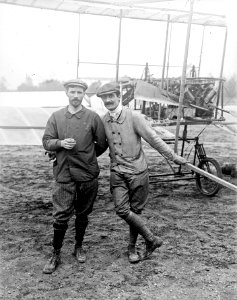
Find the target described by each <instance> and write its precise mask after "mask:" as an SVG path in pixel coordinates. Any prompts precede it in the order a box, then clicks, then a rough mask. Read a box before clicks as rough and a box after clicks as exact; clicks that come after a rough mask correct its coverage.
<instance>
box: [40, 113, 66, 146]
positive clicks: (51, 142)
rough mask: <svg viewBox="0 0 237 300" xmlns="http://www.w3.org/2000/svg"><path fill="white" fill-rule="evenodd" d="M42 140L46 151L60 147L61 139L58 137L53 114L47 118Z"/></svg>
mask: <svg viewBox="0 0 237 300" xmlns="http://www.w3.org/2000/svg"><path fill="white" fill-rule="evenodd" d="M42 142H43V147H44V149H45V150H47V151H57V150H59V149H60V148H61V141H60V140H59V138H58V132H57V126H56V120H55V117H54V115H52V116H51V117H50V118H49V120H48V122H47V124H46V128H45V131H44V135H43V138H42Z"/></svg>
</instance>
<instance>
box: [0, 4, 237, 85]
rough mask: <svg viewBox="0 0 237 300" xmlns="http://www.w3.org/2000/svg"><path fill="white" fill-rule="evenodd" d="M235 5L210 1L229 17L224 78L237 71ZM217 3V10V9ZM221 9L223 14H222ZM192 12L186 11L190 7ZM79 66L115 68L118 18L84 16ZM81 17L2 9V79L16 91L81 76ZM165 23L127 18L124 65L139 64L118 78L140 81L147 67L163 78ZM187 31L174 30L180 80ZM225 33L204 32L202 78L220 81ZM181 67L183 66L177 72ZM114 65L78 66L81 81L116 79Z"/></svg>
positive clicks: (195, 58) (197, 29)
mask: <svg viewBox="0 0 237 300" xmlns="http://www.w3.org/2000/svg"><path fill="white" fill-rule="evenodd" d="M235 2H236V1H234V0H226V1H207V3H211V4H212V5H213V6H218V10H219V13H220V12H221V11H222V13H223V14H224V13H225V14H226V15H227V22H228V43H227V50H226V59H225V67H224V76H231V75H232V74H234V73H236V72H237V55H236V53H237V37H236V36H237V35H236V28H237V18H236V16H235V12H236V8H237V7H236V3H235ZM217 3H218V5H216V4H217ZM222 6H223V10H221V8H222ZM186 9H188V7H186ZM80 24H81V30H80V61H82V62H83V61H84V62H86V61H87V62H88V61H91V62H92V61H93V62H106V63H116V56H117V43H118V19H117V18H109V17H101V16H91V15H81V17H80ZM78 28H79V18H78V15H76V14H73V13H65V12H55V11H50V10H42V9H33V8H28V7H19V6H15V5H7V4H0V45H1V47H0V78H1V77H4V78H5V79H6V81H7V86H8V87H9V88H16V87H17V86H18V85H19V84H20V83H22V82H24V80H25V78H26V76H30V77H32V79H33V82H34V83H35V84H38V83H39V82H41V81H43V80H46V79H52V78H54V79H58V80H67V79H68V78H74V77H76V74H77V49H78ZM165 30H166V24H165V23H164V22H149V21H137V20H128V19H124V20H123V21H122V40H121V57H120V62H121V63H123V64H128V63H133V64H141V65H142V66H139V67H135V66H132V67H128V66H121V67H120V76H124V75H128V76H132V77H136V78H140V77H141V76H142V72H143V69H144V67H143V65H144V66H145V63H146V62H148V63H149V64H150V65H160V66H154V67H152V66H151V67H150V71H151V73H152V74H154V76H155V77H160V76H161V70H162V69H161V66H162V62H163V49H164V41H165ZM202 30H203V29H202V26H192V35H191V40H190V50H189V58H188V65H189V67H191V65H192V64H195V65H196V66H198V63H199V56H200V47H201V39H202ZM185 35H186V26H185V25H177V26H173V27H172V39H171V50H170V64H171V65H175V66H176V67H175V68H173V69H170V72H171V73H170V75H171V76H180V75H181V71H182V69H181V66H182V63H183V55H184V45H185ZM223 42H224V30H223V28H212V29H211V28H210V27H208V28H207V29H206V31H205V44H204V48H203V58H202V66H201V73H200V75H201V76H209V75H212V76H216V77H218V76H219V73H220V64H221V57H222V51H223ZM177 66H180V67H179V68H178V67H177ZM115 73H116V72H115V66H110V65H91V64H84V63H81V64H80V68H79V76H80V77H99V76H103V77H115Z"/></svg>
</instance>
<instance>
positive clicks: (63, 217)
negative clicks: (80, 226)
mask: <svg viewBox="0 0 237 300" xmlns="http://www.w3.org/2000/svg"><path fill="white" fill-rule="evenodd" d="M97 191H98V180H97V178H95V179H93V180H91V181H87V182H70V183H58V182H56V183H55V188H54V192H53V217H54V227H55V228H65V227H67V223H68V221H69V219H70V218H71V216H72V215H73V213H74V211H75V214H76V217H77V219H80V220H81V221H87V216H88V215H89V214H90V213H91V212H92V209H93V204H94V201H95V199H96V195H97Z"/></svg>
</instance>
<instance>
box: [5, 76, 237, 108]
mask: <svg viewBox="0 0 237 300" xmlns="http://www.w3.org/2000/svg"><path fill="white" fill-rule="evenodd" d="M63 90H64V88H63V82H61V81H59V80H57V79H47V80H44V81H42V82H40V83H39V84H38V85H34V84H33V80H32V78H31V77H30V76H27V77H26V79H25V81H24V82H23V83H21V84H20V85H19V86H18V87H17V88H16V90H14V91H18V92H29V91H63ZM9 91H13V90H9V89H8V87H7V81H6V79H5V78H4V77H2V78H1V79H0V92H9ZM224 95H225V97H226V98H227V99H229V101H230V102H231V99H236V98H237V75H236V74H234V75H232V76H231V77H230V78H229V79H227V80H226V81H225V83H224ZM236 104H237V103H236Z"/></svg>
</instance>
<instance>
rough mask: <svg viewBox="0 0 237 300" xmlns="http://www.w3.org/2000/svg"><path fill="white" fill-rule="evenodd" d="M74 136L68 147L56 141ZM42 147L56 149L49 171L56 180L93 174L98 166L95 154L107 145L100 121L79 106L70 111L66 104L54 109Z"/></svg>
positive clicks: (65, 180)
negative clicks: (73, 141) (56, 109)
mask: <svg viewBox="0 0 237 300" xmlns="http://www.w3.org/2000/svg"><path fill="white" fill-rule="evenodd" d="M69 137H71V138H74V139H75V140H76V146H75V147H74V148H73V149H71V150H66V149H64V148H63V147H61V142H60V140H64V139H66V138H69ZM42 141H43V146H44V148H45V149H46V150H48V151H56V161H55V162H54V166H53V172H54V176H55V179H56V181H57V182H70V181H71V180H74V181H88V180H92V179H93V178H95V177H97V176H98V174H99V166H98V163H97V158H96V156H99V155H101V154H102V153H103V152H104V151H105V150H106V149H107V147H108V144H107V141H106V136H105V130H104V126H103V123H102V121H101V119H100V117H99V115H97V114H96V113H95V112H93V111H91V110H89V109H87V108H85V107H82V109H81V110H80V111H79V112H77V113H76V114H71V113H70V112H69V111H68V107H65V108H62V109H60V110H58V111H56V112H54V113H53V114H52V115H51V117H50V118H49V120H48V122H47V125H46V129H45V132H44V135H43V139H42Z"/></svg>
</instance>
